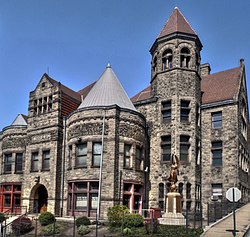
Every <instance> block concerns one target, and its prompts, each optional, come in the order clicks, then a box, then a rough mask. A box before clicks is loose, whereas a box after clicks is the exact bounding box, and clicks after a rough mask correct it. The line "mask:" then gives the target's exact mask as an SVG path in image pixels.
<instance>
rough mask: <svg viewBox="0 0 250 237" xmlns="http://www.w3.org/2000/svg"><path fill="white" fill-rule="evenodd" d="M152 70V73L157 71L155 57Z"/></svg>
mask: <svg viewBox="0 0 250 237" xmlns="http://www.w3.org/2000/svg"><path fill="white" fill-rule="evenodd" d="M152 69H153V72H156V71H157V57H154V60H153V65H152Z"/></svg>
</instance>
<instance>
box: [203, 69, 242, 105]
mask: <svg viewBox="0 0 250 237" xmlns="http://www.w3.org/2000/svg"><path fill="white" fill-rule="evenodd" d="M240 76H241V67H237V68H233V69H229V70H226V71H222V72H218V73H214V74H210V75H207V76H204V77H203V78H202V80H201V91H202V92H203V95H202V104H208V103H212V102H218V101H223V100H229V99H233V98H234V97H235V96H236V95H237V92H238V89H239V81H240Z"/></svg>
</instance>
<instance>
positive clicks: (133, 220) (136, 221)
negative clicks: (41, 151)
mask: <svg viewBox="0 0 250 237" xmlns="http://www.w3.org/2000/svg"><path fill="white" fill-rule="evenodd" d="M124 226H125V227H128V228H132V227H139V226H143V217H142V215H140V214H126V215H125V216H124Z"/></svg>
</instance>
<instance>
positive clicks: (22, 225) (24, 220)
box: [11, 216, 33, 235]
mask: <svg viewBox="0 0 250 237" xmlns="http://www.w3.org/2000/svg"><path fill="white" fill-rule="evenodd" d="M11 228H12V231H13V232H14V233H15V234H16V235H19V234H25V233H28V232H29V231H31V230H32V229H33V228H32V221H31V220H30V219H29V218H28V217H26V216H21V217H19V218H17V219H15V220H14V221H13V222H12V224H11Z"/></svg>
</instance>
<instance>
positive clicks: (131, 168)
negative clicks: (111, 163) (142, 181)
mask: <svg viewBox="0 0 250 237" xmlns="http://www.w3.org/2000/svg"><path fill="white" fill-rule="evenodd" d="M123 169H124V170H133V167H123Z"/></svg>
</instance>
